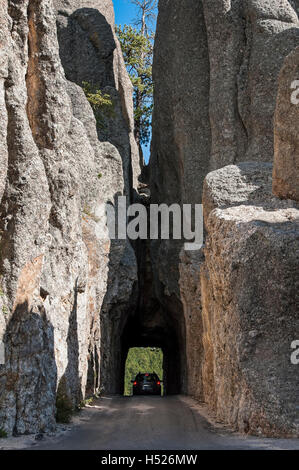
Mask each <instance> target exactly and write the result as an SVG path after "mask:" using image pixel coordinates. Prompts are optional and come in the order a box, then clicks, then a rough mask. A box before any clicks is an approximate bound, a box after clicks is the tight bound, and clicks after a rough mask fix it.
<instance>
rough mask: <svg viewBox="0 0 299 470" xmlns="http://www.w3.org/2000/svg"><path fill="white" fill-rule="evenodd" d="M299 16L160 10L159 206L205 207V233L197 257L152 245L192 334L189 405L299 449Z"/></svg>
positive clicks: (159, 277)
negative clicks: (293, 103) (298, 304)
mask: <svg viewBox="0 0 299 470" xmlns="http://www.w3.org/2000/svg"><path fill="white" fill-rule="evenodd" d="M298 14H299V7H298V2H294V1H287V0H274V1H271V2H270V1H268V0H252V1H251V0H248V1H232V2H226V1H222V0H215V1H214V0H212V1H200V2H198V1H195V0H194V1H192V0H191V1H189V0H188V2H187V1H186V2H185V1H177V0H173V1H170V0H160V2H159V16H158V26H157V37H156V43H155V57H154V78H155V85H156V86H155V109H154V118H153V144H152V160H151V195H152V201H153V202H154V203H158V204H161V203H167V204H173V203H179V204H183V203H186V204H194V203H197V204H199V203H201V202H203V212H204V222H205V231H206V240H205V245H204V247H203V249H202V250H200V251H194V252H186V251H184V249H183V243H182V242H177V241H173V242H169V241H157V242H152V244H151V257H152V265H153V278H154V279H153V283H154V286H155V293H156V297H157V299H159V302H160V304H161V305H162V306H163V308H164V310H165V312H167V314H168V315H169V312H172V315H173V316H175V318H176V319H177V321H178V322H181V324H182V325H183V326H182V330H184V332H185V348H186V349H185V355H184V361H185V362H184V364H183V368H184V370H185V371H186V374H185V377H183V379H182V382H181V391H182V392H184V393H188V394H191V395H193V396H195V397H196V398H198V399H199V400H201V401H204V402H206V403H207V404H208V406H209V408H210V410H211V411H213V412H214V413H215V415H216V416H217V418H218V420H219V421H222V422H224V423H227V424H229V425H231V426H232V427H233V428H234V429H237V430H240V431H242V432H246V433H252V434H261V433H262V434H264V435H267V436H291V435H292V436H294V435H295V436H298V435H299V429H298V397H297V394H296V390H297V389H298V376H296V375H295V374H296V370H294V365H292V364H291V361H290V355H291V349H290V348H291V343H292V341H293V340H294V339H296V337H297V336H298V333H299V324H298V313H297V312H296V309H295V297H296V289H298V284H297V277H296V269H298V258H296V244H297V243H298V215H299V214H298V206H297V205H296V202H295V201H294V200H293V201H292V200H291V199H296V196H295V187H296V181H298V169H297V166H296V163H295V161H294V156H295V155H297V154H296V148H297V144H298V136H297V135H296V122H297V120H296V121H295V119H294V118H293V117H294V116H297V112H298V109H297V107H295V108H292V111H291V109H290V101H288V102H287V101H286V100H287V95H286V92H287V86H288V85H287V83H289V82H290V80H295V79H296V77H294V74H295V70H296V69H297V67H298V59H297V52H296V51H295V52H292V51H293V50H294V49H295V47H296V46H297V45H298V42H299V22H298ZM289 54H290V55H289ZM287 56H288V58H287V59H286V57H287ZM285 60H286V62H285V65H284V68H283V70H282V72H281V74H280V70H281V68H282V67H283V64H284V61H285ZM279 74H280V75H279ZM279 77H280V78H279ZM297 78H298V77H297ZM277 92H278V100H277V102H276V98H277ZM276 103H277V104H276ZM275 109H276V112H275ZM288 110H290V113H289V114H288V121H286V120H285V121H283V116H285V115H286V113H288ZM274 116H275V163H274V193H275V194H273V193H272V162H273V156H274ZM290 121H293V122H292V123H291V125H290V126H289V127H287V126H288V122H290ZM284 155H285V156H284ZM284 166H285V167H286V168H285V170H284ZM292 170H293V172H292ZM209 172H211V173H209ZM278 178H280V180H278ZM283 178H285V180H286V181H287V183H288V184H291V186H292V192H290V191H287V188H286V185H284V183H283ZM279 185H280V188H281V193H280V194H279V193H278V191H279V189H278V187H279ZM275 188H277V189H275ZM283 192H284V194H283ZM277 194H278V195H279V196H281V197H284V198H285V199H287V200H285V201H281V200H280V199H278V198H277V197H276V195H277ZM182 357H183V355H182ZM296 377H297V378H296Z"/></svg>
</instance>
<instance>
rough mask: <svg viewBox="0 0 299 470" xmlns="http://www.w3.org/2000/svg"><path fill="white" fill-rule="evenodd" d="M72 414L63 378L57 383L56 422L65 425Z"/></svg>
mask: <svg viewBox="0 0 299 470" xmlns="http://www.w3.org/2000/svg"><path fill="white" fill-rule="evenodd" d="M73 413H74V407H73V404H72V401H71V399H70V397H69V395H68V393H67V391H66V380H65V378H64V377H63V378H62V379H61V381H60V383H59V386H58V390H57V395H56V421H57V423H64V424H67V423H69V422H70V421H71V419H72V415H73Z"/></svg>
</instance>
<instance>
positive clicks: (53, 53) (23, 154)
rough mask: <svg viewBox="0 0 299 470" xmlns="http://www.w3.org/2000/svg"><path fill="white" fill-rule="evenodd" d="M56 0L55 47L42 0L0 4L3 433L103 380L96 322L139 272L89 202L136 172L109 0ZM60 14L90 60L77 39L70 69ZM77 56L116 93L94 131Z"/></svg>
mask: <svg viewBox="0 0 299 470" xmlns="http://www.w3.org/2000/svg"><path fill="white" fill-rule="evenodd" d="M79 3H80V5H79V12H78V11H77V10H78V4H79ZM58 4H59V5H58ZM56 6H57V8H58V9H59V12H58V16H57V18H58V29H59V37H60V41H61V42H60V45H59V44H58V40H57V30H56V11H55V9H54V7H53V3H52V1H50V0H41V1H40V0H25V1H23V2H15V1H12V0H6V1H4V2H1V7H0V8H1V14H0V18H1V20H0V21H1V50H0V64H1V65H0V75H1V98H0V99H1V124H0V125H1V131H0V136H1V144H0V145H1V147H0V151H1V182H0V189H1V297H0V303H1V308H0V340H3V341H4V343H5V355H6V362H5V365H0V428H1V429H3V430H5V431H6V432H7V433H8V434H11V433H14V434H19V433H32V432H44V431H49V430H52V429H53V428H54V427H55V412H56V407H55V404H56V394H57V393H59V392H60V391H61V392H62V393H63V394H65V395H67V396H68V397H69V399H70V400H71V401H72V403H73V405H76V404H78V403H79V402H80V401H81V400H82V399H83V398H84V396H85V393H86V390H89V391H94V390H95V389H96V388H98V386H99V384H100V382H101V384H102V380H101V373H103V374H104V373H105V370H101V368H100V361H99V358H100V356H101V355H103V354H102V349H103V348H105V346H106V345H107V344H106V342H107V341H108V340H109V338H108V339H107V337H106V336H105V335H104V337H103V335H102V328H101V327H102V323H105V322H108V324H109V320H108V319H107V317H109V315H110V310H111V308H112V305H114V303H115V302H119V304H118V312H119V316H121V315H122V314H123V313H124V310H125V308H128V305H131V304H130V302H131V298H132V291H134V292H136V284H137V263H136V258H135V255H134V251H133V249H132V247H131V246H130V244H129V243H128V242H127V241H125V240H124V241H122V242H121V243H119V244H117V245H116V246H114V245H113V246H112V243H111V242H110V241H109V238H108V237H106V238H103V236H102V232H103V231H104V230H105V224H104V220H103V219H102V218H101V216H100V212H99V208H100V207H101V204H103V203H106V202H111V203H114V198H115V195H117V194H119V195H122V194H125V195H127V196H128V198H130V197H132V196H133V191H134V188H133V186H134V183H133V180H134V181H135V182H136V181H137V178H138V155H137V153H136V144H135V143H134V142H133V140H132V139H133V137H132V136H133V134H132V126H133V124H132V122H133V115H132V103H131V101H132V100H131V96H132V88H131V85H130V82H129V78H128V76H127V74H126V70H125V67H124V64H123V61H122V57H121V55H120V52H119V46H118V44H117V41H116V40H115V37H114V28H113V24H114V15H113V6H112V2H111V1H105V2H97V1H94V2H90V1H89V2H88V1H86V2H85V1H82V2H77V1H76V2H69V1H65V2H57V4H56ZM80 7H81V8H80ZM84 7H88V8H87V11H86V10H85V9H84ZM91 8H92V10H91V12H90V10H89V9H91ZM68 15H69V16H68ZM73 18H76V19H73ZM63 20H64V21H66V22H70V23H71V25H72V26H74V24H75V23H76V22H78V25H77V29H80V27H81V30H80V33H81V36H80V40H81V44H82V47H83V45H85V47H86V48H88V47H89V49H91V48H93V50H94V54H95V56H96V60H95V57H94V56H93V57H90V58H89V59H90V62H88V58H87V56H86V55H85V54H84V55H83V56H81V54H80V51H79V49H77V50H76V53H77V54H78V55H77V60H74V63H73V67H72V68H71V70H70V64H69V63H68V62H66V60H65V54H68V52H69V51H68V47H69V42H68V39H70V40H72V39H73V38H72V37H70V38H69V37H68V34H69V30H68V26H66V37H64V34H63V33H64V31H62V32H61V28H62V29H63V27H64V25H63V24H62V23H63ZM80 21H81V26H80ZM88 37H89V43H90V44H89V45H88V42H87V41H88V39H87V38H88ZM107 37H108V39H107V40H106V38H107ZM84 38H85V42H84ZM64 41H65V42H64ZM96 44H100V46H99V48H101V50H97V47H96ZM78 47H79V46H78ZM80 56H81V58H80ZM82 57H84V60H85V62H84V67H83V70H84V72H85V75H84V77H82V79H83V78H84V79H86V80H87V81H88V80H90V78H91V77H92V73H93V69H92V66H94V68H95V69H97V70H99V71H100V72H99V75H101V76H99V81H100V83H99V85H100V86H101V88H102V89H103V90H104V89H107V87H108V88H109V90H110V91H111V95H113V99H114V100H115V115H114V116H113V118H111V119H110V122H108V123H107V129H108V130H107V135H106V136H105V139H104V138H102V136H101V135H100V132H99V129H97V126H96V120H95V117H94V114H93V111H92V109H91V107H90V105H89V103H88V101H87V99H86V98H85V95H84V92H83V91H82V89H81V87H80V86H78V85H80V80H81V77H80V78H78V76H77V74H78V73H79V68H80V60H81V61H82V60H83V58H82ZM72 59H74V56H72ZM88 64H89V68H88ZM62 65H63V66H64V67H65V70H64V68H63V66H62ZM118 320H119V318H115V316H114V318H113V321H114V323H117V321H118ZM111 354H112V355H113V352H112V351H111Z"/></svg>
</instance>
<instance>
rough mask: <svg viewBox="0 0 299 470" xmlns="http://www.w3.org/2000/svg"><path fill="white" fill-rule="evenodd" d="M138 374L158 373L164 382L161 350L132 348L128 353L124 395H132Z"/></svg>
mask: <svg viewBox="0 0 299 470" xmlns="http://www.w3.org/2000/svg"><path fill="white" fill-rule="evenodd" d="M138 372H141V373H145V372H149V373H152V372H156V374H157V375H158V376H159V379H160V380H163V353H162V350H161V349H159V348H131V349H130V350H129V353H128V357H127V361H126V371H125V387H124V388H125V390H124V395H126V396H130V395H132V383H131V380H134V379H135V377H136V375H137V374H138Z"/></svg>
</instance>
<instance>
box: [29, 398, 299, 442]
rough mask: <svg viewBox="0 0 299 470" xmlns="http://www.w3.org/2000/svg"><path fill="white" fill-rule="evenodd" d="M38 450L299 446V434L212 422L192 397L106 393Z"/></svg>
mask: <svg viewBox="0 0 299 470" xmlns="http://www.w3.org/2000/svg"><path fill="white" fill-rule="evenodd" d="M32 448H33V449H38V450H55V449H58V450H78V449H79V450H108V449H109V450H124V449H125V450H140V449H144V450H153V449H155V450H157V449H158V450H159V449H163V450H179V449H184V450H201V449H220V450H224V449H228V450H229V449H232V450H233V449H299V439H289V440H286V439H263V438H255V437H242V436H240V435H237V434H234V433H231V432H230V431H227V430H223V429H220V428H216V427H214V426H212V425H211V424H210V423H209V422H208V421H207V420H206V419H205V417H204V416H203V414H202V413H201V408H200V407H199V405H198V404H197V402H196V401H194V400H193V399H191V398H187V397H183V396H169V397H164V398H160V397H151V396H149V397H121V396H107V397H104V398H101V399H99V400H97V401H96V402H95V403H94V405H93V406H92V407H90V408H87V409H85V410H84V411H83V412H82V414H81V418H80V424H79V425H77V426H75V427H74V428H73V429H72V430H71V431H69V432H68V433H67V434H66V435H65V436H64V437H62V438H59V439H58V438H45V439H44V440H43V441H42V442H40V443H38V444H36V445H34V446H32V447H31V449H32Z"/></svg>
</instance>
